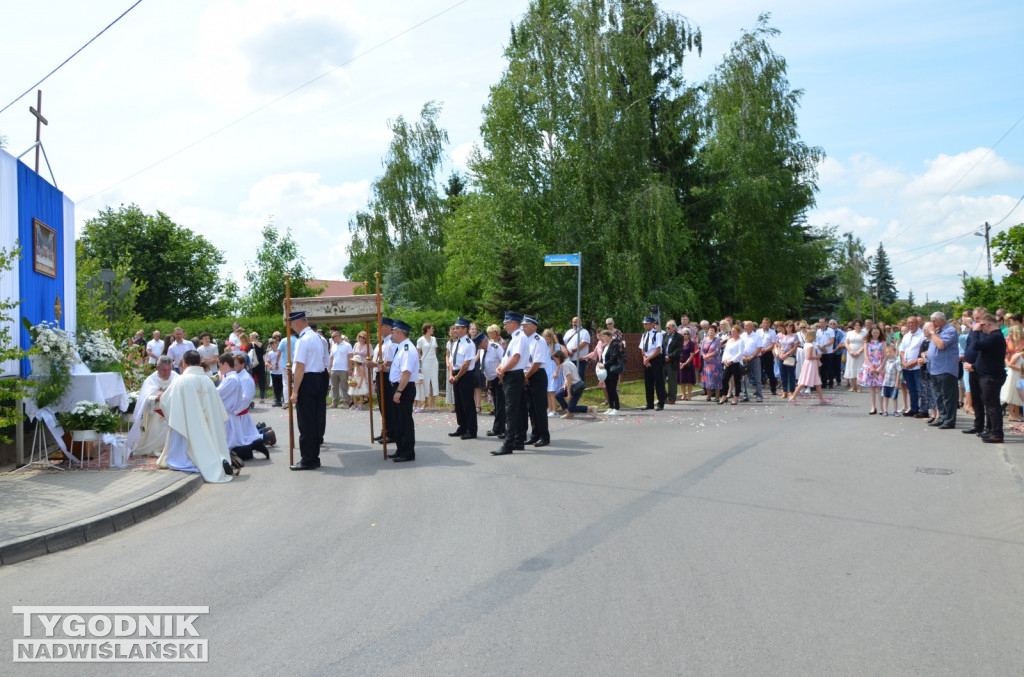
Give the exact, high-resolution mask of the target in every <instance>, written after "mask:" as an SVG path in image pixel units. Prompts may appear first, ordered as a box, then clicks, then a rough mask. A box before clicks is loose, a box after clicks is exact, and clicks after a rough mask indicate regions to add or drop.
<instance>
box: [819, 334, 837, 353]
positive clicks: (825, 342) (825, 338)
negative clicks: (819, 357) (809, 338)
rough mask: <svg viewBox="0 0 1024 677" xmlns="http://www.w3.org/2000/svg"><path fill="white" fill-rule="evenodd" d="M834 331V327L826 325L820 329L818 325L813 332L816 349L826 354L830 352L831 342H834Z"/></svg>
mask: <svg viewBox="0 0 1024 677" xmlns="http://www.w3.org/2000/svg"><path fill="white" fill-rule="evenodd" d="M835 340H836V332H835V330H834V329H830V328H828V327H826V328H825V329H821V328H820V327H819V328H818V329H816V330H815V332H814V343H815V345H817V346H818V350H819V351H821V353H822V354H824V355H828V354H829V353H831V352H832V344H833V343H835Z"/></svg>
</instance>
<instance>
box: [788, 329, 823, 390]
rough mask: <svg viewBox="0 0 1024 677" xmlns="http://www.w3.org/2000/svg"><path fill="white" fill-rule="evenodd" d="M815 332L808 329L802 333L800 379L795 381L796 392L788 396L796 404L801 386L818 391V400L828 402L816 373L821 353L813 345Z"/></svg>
mask: <svg viewBox="0 0 1024 677" xmlns="http://www.w3.org/2000/svg"><path fill="white" fill-rule="evenodd" d="M815 338H816V334H815V331H814V329H808V330H807V332H806V333H805V334H804V341H805V343H804V348H803V349H804V364H803V366H802V367H801V368H800V379H799V380H798V381H797V383H796V392H794V393H793V394H792V395H790V396H789V401H790V402H791V403H793V404H796V396H797V394H798V393H799V392H800V389H801V388H805V387H806V388H812V387H813V388H814V389H815V390H816V391H818V402H819V403H820V404H828V402H826V401H825V396H824V395H823V394H822V393H821V377H820V376H819V375H818V360H819V359H821V353H820V352H819V351H818V346H817V345H815Z"/></svg>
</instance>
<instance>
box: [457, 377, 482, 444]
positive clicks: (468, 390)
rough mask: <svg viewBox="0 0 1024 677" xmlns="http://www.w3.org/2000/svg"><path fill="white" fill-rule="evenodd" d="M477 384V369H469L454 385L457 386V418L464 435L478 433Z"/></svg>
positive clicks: (459, 430) (460, 430)
mask: <svg viewBox="0 0 1024 677" xmlns="http://www.w3.org/2000/svg"><path fill="white" fill-rule="evenodd" d="M475 386H476V370H475V369H474V370H473V371H467V372H466V373H465V374H463V375H462V376H461V377H460V378H459V380H458V381H456V382H455V384H454V385H453V386H452V387H453V388H455V420H456V421H458V423H459V429H458V430H457V431H456V432H460V433H462V434H463V435H467V434H468V435H476V402H475V401H474V399H473V389H474V388H475Z"/></svg>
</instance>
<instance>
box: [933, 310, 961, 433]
mask: <svg viewBox="0 0 1024 677" xmlns="http://www.w3.org/2000/svg"><path fill="white" fill-rule="evenodd" d="M932 326H933V327H934V330H933V331H932V333H931V334H930V335H928V336H927V338H928V339H929V343H928V355H927V363H928V374H929V375H930V376H931V379H932V388H933V389H934V391H935V403H936V405H937V406H938V408H939V417H938V418H937V419H935V420H934V421H932V422H931V423H929V424H928V425H931V426H935V427H937V428H939V430H952V429H953V428H955V427H956V410H957V395H958V388H957V372H958V369H957V367H958V364H959V362H960V346H959V343H958V342H957V332H956V328H955V327H954V326H953V325H951V324H949V323H948V322H947V321H946V316H945V314H943V313H940V312H935V313H932Z"/></svg>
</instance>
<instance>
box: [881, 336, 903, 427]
mask: <svg viewBox="0 0 1024 677" xmlns="http://www.w3.org/2000/svg"><path fill="white" fill-rule="evenodd" d="M902 371H903V367H902V366H901V365H900V358H899V356H897V355H896V347H895V346H891V345H889V346H886V347H885V372H884V376H883V377H882V416H888V415H889V400H890V399H891V400H892V415H893V416H902V414H900V410H899V397H900V372H902Z"/></svg>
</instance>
